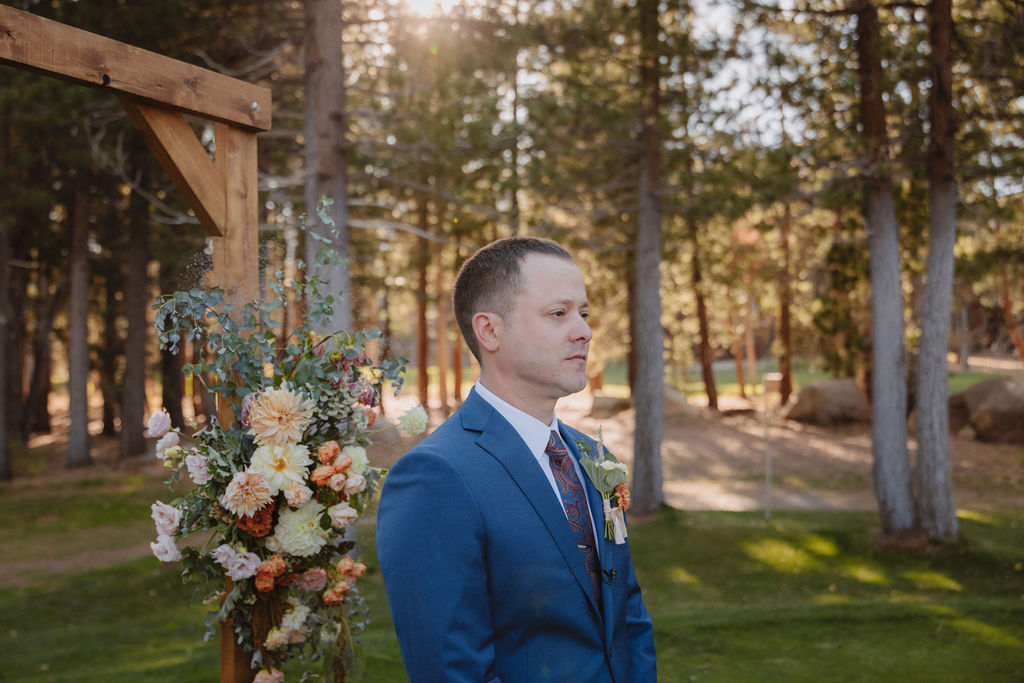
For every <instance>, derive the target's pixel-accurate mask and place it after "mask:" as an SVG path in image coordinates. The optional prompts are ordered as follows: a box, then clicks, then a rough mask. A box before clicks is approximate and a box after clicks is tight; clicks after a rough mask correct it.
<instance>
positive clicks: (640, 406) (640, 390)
mask: <svg viewBox="0 0 1024 683" xmlns="http://www.w3.org/2000/svg"><path fill="white" fill-rule="evenodd" d="M638 9H639V12H640V34H641V37H640V45H641V48H640V49H641V57H640V62H641V63H640V88H641V96H642V98H643V129H642V133H641V135H642V140H641V142H642V146H643V147H642V148H643V156H642V158H641V166H640V182H639V187H638V195H639V203H640V208H639V220H638V230H637V240H636V301H635V302H634V307H635V309H636V336H634V337H633V346H634V348H635V349H636V352H637V373H636V390H635V392H634V394H633V405H634V406H635V408H636V428H635V435H636V436H635V445H634V451H633V501H634V502H633V505H634V507H635V509H636V511H637V513H638V514H651V513H653V512H656V511H657V510H658V509H660V508H661V506H662V503H663V502H664V498H665V494H664V491H663V488H662V486H663V476H664V475H663V473H662V466H661V439H662V432H663V428H664V420H665V403H664V396H665V386H664V382H665V358H664V352H663V344H664V340H663V331H662V326H661V276H660V267H661V207H660V202H659V199H658V192H659V189H660V184H661V139H660V136H659V134H658V123H659V120H660V117H661V101H660V100H661V96H660V84H659V75H658V57H659V53H660V46H659V44H658V41H659V38H658V32H659V27H658V3H657V0H641V1H640V3H639V6H638Z"/></svg>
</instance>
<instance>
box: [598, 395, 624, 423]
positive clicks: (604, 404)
mask: <svg viewBox="0 0 1024 683" xmlns="http://www.w3.org/2000/svg"><path fill="white" fill-rule="evenodd" d="M632 407H633V401H631V400H630V399H628V398H623V397H621V396H605V395H604V394H594V402H593V403H592V404H591V405H590V413H589V414H588V417H593V418H596V419H598V420H607V419H608V418H611V417H615V416H616V415H618V414H619V413H621V412H622V411H624V410H629V409H630V408H632Z"/></svg>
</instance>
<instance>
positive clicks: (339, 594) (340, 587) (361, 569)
mask: <svg viewBox="0 0 1024 683" xmlns="http://www.w3.org/2000/svg"><path fill="white" fill-rule="evenodd" d="M337 569H338V580H337V581H336V582H335V584H334V585H333V586H331V587H330V588H328V589H327V590H325V591H324V595H323V598H324V603H326V604H328V605H337V604H338V603H339V602H342V601H343V600H344V599H345V596H346V595H347V594H348V592H349V591H350V590H352V586H354V585H355V584H356V579H358V578H359V577H360V576H362V575H363V574H365V573H366V565H365V564H363V563H362V562H356V561H354V560H353V559H352V558H351V557H349V556H348V555H346V556H345V557H343V558H341V560H339V561H338V565H337Z"/></svg>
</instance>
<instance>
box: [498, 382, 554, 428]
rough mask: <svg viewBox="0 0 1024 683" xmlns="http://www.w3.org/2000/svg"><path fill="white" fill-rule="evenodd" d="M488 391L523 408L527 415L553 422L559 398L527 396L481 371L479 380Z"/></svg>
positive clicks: (544, 421)
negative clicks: (552, 418)
mask: <svg viewBox="0 0 1024 683" xmlns="http://www.w3.org/2000/svg"><path fill="white" fill-rule="evenodd" d="M478 382H479V383H480V384H482V385H483V386H484V387H485V388H486V389H487V390H488V391H490V392H491V393H492V394H494V395H495V396H497V397H498V398H500V399H501V400H502V401H505V402H506V403H508V404H509V405H510V406H512V407H513V408H516V409H517V410H521V411H523V412H524V413H526V414H527V415H529V416H531V417H534V418H536V419H538V420H540V421H541V422H543V423H544V424H549V423H550V422H551V416H552V415H554V412H555V404H556V403H558V399H537V398H536V397H530V398H527V397H525V396H523V395H522V392H517V391H515V390H514V387H511V386H509V385H508V384H507V383H504V382H501V381H500V380H499V379H497V378H495V377H494V376H493V375H488V374H486V373H484V372H481V373H480V379H479V380H478Z"/></svg>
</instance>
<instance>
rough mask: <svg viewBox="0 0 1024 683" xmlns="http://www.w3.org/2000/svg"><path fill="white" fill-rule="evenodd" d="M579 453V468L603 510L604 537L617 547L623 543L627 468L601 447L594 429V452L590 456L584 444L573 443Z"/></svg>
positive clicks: (627, 489) (627, 500)
mask: <svg viewBox="0 0 1024 683" xmlns="http://www.w3.org/2000/svg"><path fill="white" fill-rule="evenodd" d="M576 447H577V448H579V450H580V465H582V466H583V471H584V472H585V473H586V475H587V477H588V478H589V479H590V483H592V484H593V485H594V488H596V489H597V491H598V493H600V494H601V502H602V507H603V508H604V510H603V512H604V537H605V538H607V539H608V540H612V539H614V540H615V542H616V543H617V544H619V545H622V544H623V543H625V542H626V517H625V515H624V514H623V513H624V512H625V511H626V510H627V509H629V486H628V485H627V483H626V482H628V481H629V469H628V468H627V467H626V464H625V463H621V462H619V461H618V459H616V457H615V456H614V455H612V454H611V453H609V452H608V451H607V450H606V449H605V447H604V435H603V434H602V433H601V428H600V427H598V430H597V453H596V454H595V455H591V447H590V444H588V443H587V442H585V441H577V442H576Z"/></svg>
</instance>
